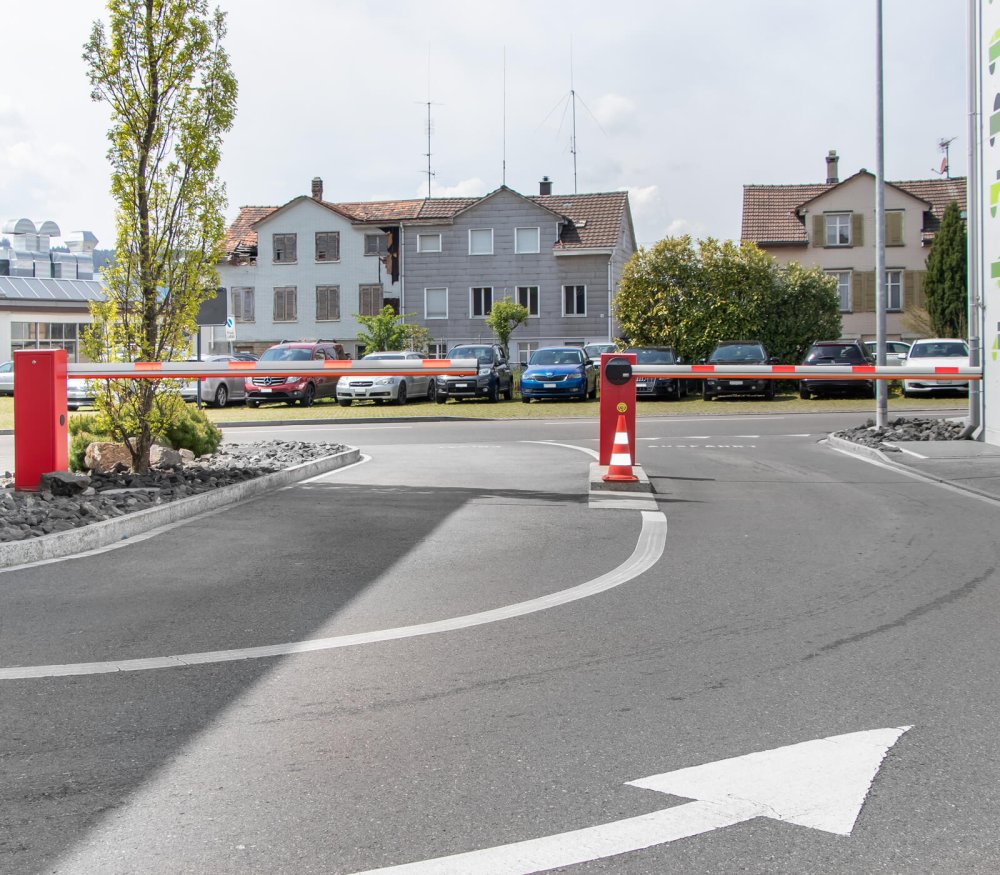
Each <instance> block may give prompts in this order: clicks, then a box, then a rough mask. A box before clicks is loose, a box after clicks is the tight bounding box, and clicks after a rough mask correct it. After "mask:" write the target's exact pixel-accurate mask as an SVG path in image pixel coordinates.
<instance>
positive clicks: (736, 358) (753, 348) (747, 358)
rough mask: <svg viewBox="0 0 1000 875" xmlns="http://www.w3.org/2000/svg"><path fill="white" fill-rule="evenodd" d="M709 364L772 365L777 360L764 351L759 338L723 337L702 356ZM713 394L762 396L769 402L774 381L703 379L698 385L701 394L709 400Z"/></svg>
mask: <svg viewBox="0 0 1000 875" xmlns="http://www.w3.org/2000/svg"><path fill="white" fill-rule="evenodd" d="M705 361H706V362H707V363H708V364H710V365H776V364H778V360H777V359H776V358H774V357H773V356H769V355H768V354H767V350H766V349H764V344H762V343H761V342H760V341H759V340H723V341H721V342H719V343H717V344H716V345H715V349H713V350H712V354H711V355H710V356H709V357H708V358H707V359H705ZM717 395H763V396H764V397H765V398H767V399H768V400H769V401H770V400H771V399H773V398H774V380H757V379H744V378H741V377H726V378H717V377H713V378H711V379H707V380H705V382H704V383H703V384H702V387H701V397H702V398H703V399H704V400H705V401H710V400H711V399H712V398H715V397H716V396H717Z"/></svg>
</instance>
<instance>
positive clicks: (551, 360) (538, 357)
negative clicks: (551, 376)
mask: <svg viewBox="0 0 1000 875" xmlns="http://www.w3.org/2000/svg"><path fill="white" fill-rule="evenodd" d="M528 364H529V365H536V366H538V365H582V364H583V352H582V351H581V350H579V349H540V350H538V351H537V352H535V353H533V354H532V356H531V359H530V360H529V361H528Z"/></svg>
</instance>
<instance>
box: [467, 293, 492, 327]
mask: <svg viewBox="0 0 1000 875" xmlns="http://www.w3.org/2000/svg"><path fill="white" fill-rule="evenodd" d="M476 292H489V293H490V295H489V297H490V300H489V307H488V308H487V306H486V296H485V294H484V295H482V296H481V297H482V301H481V303H482V305H483V306H482V310H483V312H482V313H476ZM492 311H493V286H471V287H470V288H469V318H470V319H485V318H486V317H487V316H489V315H490V313H491V312H492Z"/></svg>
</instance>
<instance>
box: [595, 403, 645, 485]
mask: <svg viewBox="0 0 1000 875" xmlns="http://www.w3.org/2000/svg"><path fill="white" fill-rule="evenodd" d="M601 479H602V480H604V481H606V482H614V483H635V482H637V481H638V479H639V478H638V477H636V476H635V474H633V473H632V451H631V449H630V448H629V443H628V428H627V427H626V425H625V416H624V415H623V414H619V415H618V425H617V426H615V440H614V443H613V444H612V446H611V464H610V465H608V473H607V474H605V475H604V476H603V477H602V478H601Z"/></svg>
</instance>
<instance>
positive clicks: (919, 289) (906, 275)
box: [903, 270, 927, 311]
mask: <svg viewBox="0 0 1000 875" xmlns="http://www.w3.org/2000/svg"><path fill="white" fill-rule="evenodd" d="M925 275H926V274H925V272H924V271H922V270H904V271H903V310H904V311H905V310H912V309H914V308H915V307H919V308H921V309H924V310H926V309H927V295H926V294H925V293H924V276H925Z"/></svg>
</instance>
